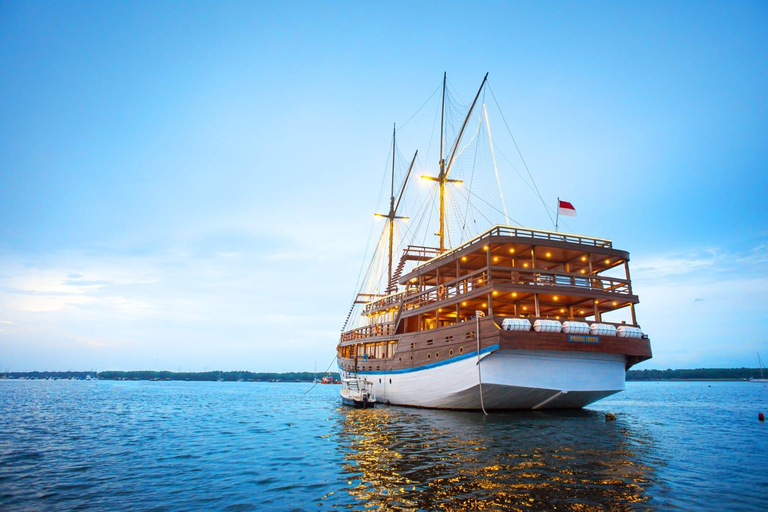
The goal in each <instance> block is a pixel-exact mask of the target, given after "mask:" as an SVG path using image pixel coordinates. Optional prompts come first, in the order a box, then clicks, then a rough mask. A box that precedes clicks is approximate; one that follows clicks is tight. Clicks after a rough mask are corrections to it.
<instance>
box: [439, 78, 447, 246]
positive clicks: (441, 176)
mask: <svg viewBox="0 0 768 512" xmlns="http://www.w3.org/2000/svg"><path fill="white" fill-rule="evenodd" d="M446 74H447V73H446V72H445V71H443V105H442V107H441V108H440V174H439V176H438V186H439V187H440V194H439V195H440V232H439V235H440V252H441V253H442V252H444V251H445V159H444V158H443V128H444V126H445V122H444V119H445V77H446Z"/></svg>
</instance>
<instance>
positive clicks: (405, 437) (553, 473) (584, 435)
mask: <svg viewBox="0 0 768 512" xmlns="http://www.w3.org/2000/svg"><path fill="white" fill-rule="evenodd" d="M339 412H340V415H339V418H340V419H339V422H340V432H338V433H337V435H335V436H334V437H335V438H336V439H337V440H338V441H339V444H338V447H337V449H338V450H339V452H340V455H341V459H342V460H343V469H342V473H343V475H342V478H344V479H345V480H346V484H347V485H346V487H345V488H344V491H347V492H348V493H349V494H350V495H351V497H352V498H354V500H353V501H354V503H351V504H349V507H350V508H354V509H359V508H361V507H362V508H385V509H390V508H395V509H400V508H412V509H422V510H436V509H437V510H441V509H442V510H498V509H504V510H552V509H569V510H603V509H606V508H611V509H614V510H615V509H619V510H621V509H635V508H645V507H648V506H652V505H651V504H650V503H649V499H650V498H649V494H648V493H647V492H646V490H647V489H648V488H649V486H651V485H654V475H653V473H652V471H651V469H650V466H651V465H652V464H654V463H653V462H650V461H649V460H647V459H648V457H649V455H648V453H649V446H650V441H649V439H648V435H647V434H646V433H643V432H635V431H633V430H632V428H631V427H630V426H628V425H626V424H624V423H623V422H622V421H621V419H620V420H619V421H618V422H610V423H607V422H605V421H604V419H603V413H600V412H596V411H588V410H575V411H567V412H552V411H549V412H520V413H496V414H492V415H490V416H487V417H484V416H483V415H482V414H479V413H466V412H454V411H438V410H425V409H405V408H395V407H392V408H387V407H382V408H378V409H373V410H370V409H368V410H354V409H346V408H343V409H340V411H339ZM657 463H658V461H657ZM344 491H342V492H344ZM337 498H340V497H337ZM344 501H346V500H344ZM337 506H339V505H337ZM341 506H342V507H343V506H344V505H341Z"/></svg>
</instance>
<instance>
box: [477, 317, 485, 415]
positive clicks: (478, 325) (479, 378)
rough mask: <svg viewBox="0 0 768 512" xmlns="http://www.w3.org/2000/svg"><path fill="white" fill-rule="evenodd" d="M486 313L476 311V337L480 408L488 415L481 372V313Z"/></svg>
mask: <svg viewBox="0 0 768 512" xmlns="http://www.w3.org/2000/svg"><path fill="white" fill-rule="evenodd" d="M481 314H483V315H484V314H485V313H483V312H482V311H475V320H476V321H477V327H476V328H475V338H477V382H478V384H479V385H480V408H481V409H482V410H483V414H485V415H486V416H488V413H487V412H486V410H485V403H484V402H483V376H482V374H481V373H480V315H481Z"/></svg>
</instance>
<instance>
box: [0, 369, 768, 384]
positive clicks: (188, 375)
mask: <svg viewBox="0 0 768 512" xmlns="http://www.w3.org/2000/svg"><path fill="white" fill-rule="evenodd" d="M764 373H765V376H766V378H768V371H766V370H764ZM324 375H325V374H323V373H312V372H287V373H280V372H247V371H235V372H221V371H211V372H168V371H153V370H139V371H112V370H110V371H104V372H98V373H97V372H94V371H90V372H71V371H68V372H5V373H0V379H3V378H5V379H40V380H45V379H59V380H62V379H65V380H68V379H78V380H84V379H88V378H90V379H96V378H98V379H102V380H181V381H213V382H215V381H224V382H236V381H246V382H275V381H280V382H312V381H313V380H314V379H315V378H318V379H319V378H320V377H322V376H324ZM331 376H332V377H333V378H334V379H336V380H338V379H339V374H338V373H336V372H334V373H331ZM752 378H754V379H758V378H760V369H759V368H696V369H694V370H629V371H628V372H627V380H628V381H649V380H695V379H699V380H749V379H752Z"/></svg>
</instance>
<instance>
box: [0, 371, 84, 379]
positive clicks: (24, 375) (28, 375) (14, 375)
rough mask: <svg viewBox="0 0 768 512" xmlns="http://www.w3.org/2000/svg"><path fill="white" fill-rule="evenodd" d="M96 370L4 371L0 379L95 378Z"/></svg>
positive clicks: (0, 374)
mask: <svg viewBox="0 0 768 512" xmlns="http://www.w3.org/2000/svg"><path fill="white" fill-rule="evenodd" d="M96 376H97V373H96V372H93V371H91V372H4V373H0V379H2V378H5V379H37V380H48V379H59V380H69V379H77V380H84V379H87V378H91V379H95V378H97V377H96Z"/></svg>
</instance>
